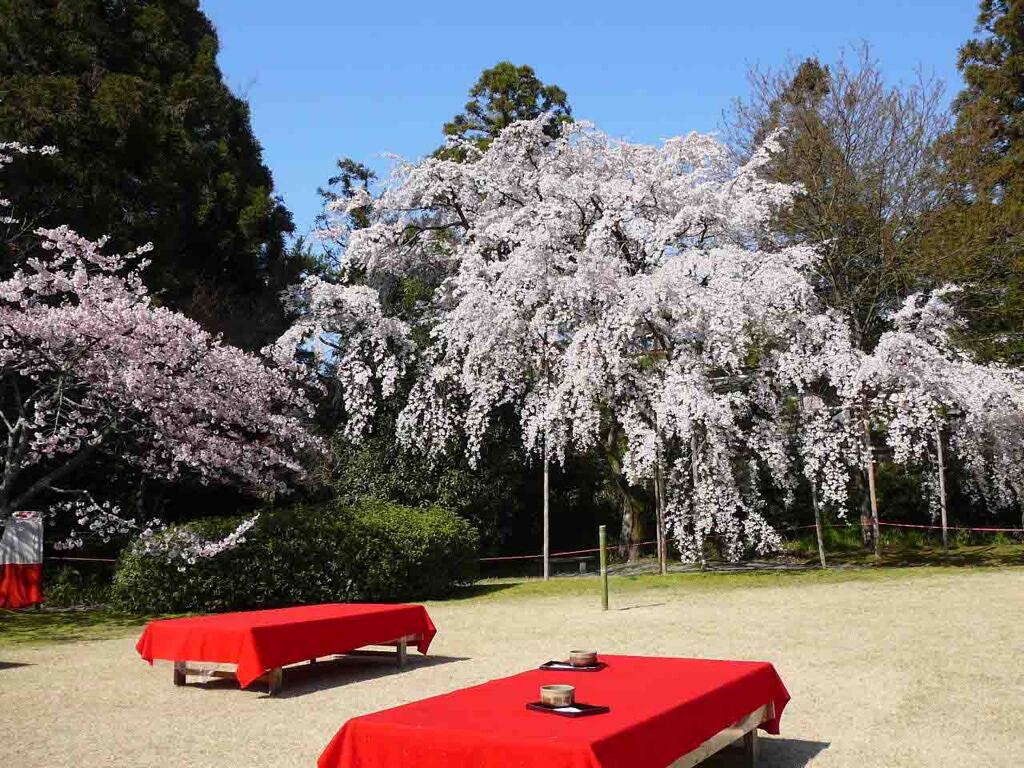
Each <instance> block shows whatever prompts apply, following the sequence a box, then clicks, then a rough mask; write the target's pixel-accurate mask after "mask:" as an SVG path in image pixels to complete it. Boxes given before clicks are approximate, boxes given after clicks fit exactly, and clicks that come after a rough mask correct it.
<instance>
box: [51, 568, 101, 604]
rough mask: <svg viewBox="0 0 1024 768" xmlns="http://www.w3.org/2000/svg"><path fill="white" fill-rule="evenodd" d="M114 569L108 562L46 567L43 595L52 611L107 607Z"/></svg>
mask: <svg viewBox="0 0 1024 768" xmlns="http://www.w3.org/2000/svg"><path fill="white" fill-rule="evenodd" d="M112 576H113V568H112V567H111V565H110V564H109V563H77V564H75V565H68V564H66V563H60V564H59V565H58V564H47V565H46V567H45V568H43V596H44V601H45V603H46V605H47V607H49V608H79V607H84V606H94V605H104V604H106V603H107V602H109V600H110V584H111V578H112Z"/></svg>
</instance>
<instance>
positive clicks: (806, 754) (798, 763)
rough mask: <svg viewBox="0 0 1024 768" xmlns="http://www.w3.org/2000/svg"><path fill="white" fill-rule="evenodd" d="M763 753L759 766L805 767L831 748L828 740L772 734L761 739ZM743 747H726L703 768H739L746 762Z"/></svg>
mask: <svg viewBox="0 0 1024 768" xmlns="http://www.w3.org/2000/svg"><path fill="white" fill-rule="evenodd" d="M759 741H760V745H761V754H760V759H759V760H758V763H757V764H758V768H804V766H806V765H809V764H810V762H811V760H813V759H814V758H815V757H817V756H818V755H819V754H820V753H821V752H823V751H825V750H826V749H828V748H829V746H830V742H827V741H803V740H801V739H777V738H775V737H772V736H765V737H762V738H761V739H760V740H759ZM743 761H744V753H743V750H742V748H740V747H736V746H732V747H726V748H725V749H723V750H722V751H721V752H719V753H718V754H716V755H712V756H711V757H709V758H708V759H707V760H705V761H704V762H703V763H701V768H738V767H739V766H741V765H749V763H744V762H743Z"/></svg>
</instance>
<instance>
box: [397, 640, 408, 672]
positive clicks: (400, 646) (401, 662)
mask: <svg viewBox="0 0 1024 768" xmlns="http://www.w3.org/2000/svg"><path fill="white" fill-rule="evenodd" d="M406 643H407V641H406V639H405V638H404V637H403V638H402V639H401V640H399V641H398V642H397V643H395V651H397V655H398V666H399V667H404V666H405V659H406Z"/></svg>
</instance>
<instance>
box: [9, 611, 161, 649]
mask: <svg viewBox="0 0 1024 768" xmlns="http://www.w3.org/2000/svg"><path fill="white" fill-rule="evenodd" d="M145 622H146V619H145V618H143V617H140V616H129V615H126V614H122V613H117V612H116V611H111V610H107V609H95V608H87V609H59V610H58V609H46V608H42V609H40V608H34V609H29V610H24V611H0V645H40V644H47V645H49V644H52V643H68V642H80V641H83V640H97V639H104V638H110V637H123V636H125V635H131V634H133V633H134V632H135V631H136V630H139V629H140V628H141V627H142V625H143V624H145Z"/></svg>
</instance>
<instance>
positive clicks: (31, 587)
mask: <svg viewBox="0 0 1024 768" xmlns="http://www.w3.org/2000/svg"><path fill="white" fill-rule="evenodd" d="M42 582H43V521H42V519H41V518H40V517H39V514H38V513H36V512H15V513H14V514H13V515H11V517H9V518H8V519H7V521H6V525H5V526H4V535H3V538H0V608H8V609H14V608H24V607H26V606H29V605H33V604H35V603H41V602H42V601H43V588H42Z"/></svg>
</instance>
